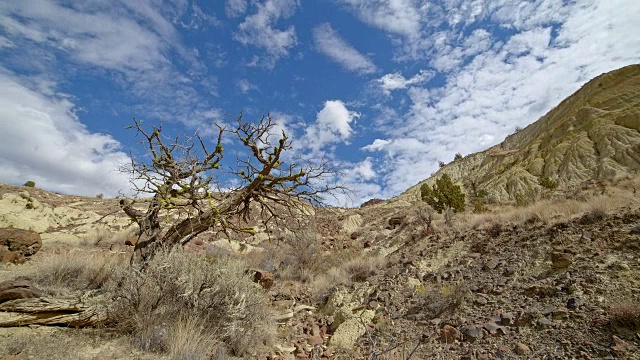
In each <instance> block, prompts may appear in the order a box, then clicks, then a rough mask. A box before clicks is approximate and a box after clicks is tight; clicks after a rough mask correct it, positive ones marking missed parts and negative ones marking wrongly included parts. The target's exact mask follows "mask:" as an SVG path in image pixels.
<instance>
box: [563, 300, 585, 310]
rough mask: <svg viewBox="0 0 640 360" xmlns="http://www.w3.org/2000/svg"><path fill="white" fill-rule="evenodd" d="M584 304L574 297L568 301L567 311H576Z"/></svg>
mask: <svg viewBox="0 0 640 360" xmlns="http://www.w3.org/2000/svg"><path fill="white" fill-rule="evenodd" d="M582 304H583V301H582V299H581V298H579V297H572V298H570V299H569V300H567V309H570V310H575V309H577V308H579V307H581V306H582Z"/></svg>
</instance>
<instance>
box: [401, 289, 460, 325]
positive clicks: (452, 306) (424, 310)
mask: <svg viewBox="0 0 640 360" xmlns="http://www.w3.org/2000/svg"><path fill="white" fill-rule="evenodd" d="M468 293H469V291H468V289H467V288H466V287H465V286H464V284H455V285H448V286H442V287H440V286H436V287H433V288H429V289H425V288H421V289H418V294H417V300H418V301H417V304H416V305H415V306H414V307H413V308H411V309H410V310H409V313H410V314H422V315H423V316H424V317H425V318H426V319H432V318H435V317H439V316H441V315H452V314H453V313H454V312H455V311H456V309H458V308H459V307H460V306H461V305H462V304H463V302H464V300H465V298H466V296H467V295H468Z"/></svg>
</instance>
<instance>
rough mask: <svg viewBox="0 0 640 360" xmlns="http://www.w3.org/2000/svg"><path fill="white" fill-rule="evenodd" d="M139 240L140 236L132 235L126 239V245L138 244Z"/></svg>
mask: <svg viewBox="0 0 640 360" xmlns="http://www.w3.org/2000/svg"><path fill="white" fill-rule="evenodd" d="M137 242H138V237H137V236H132V237H130V238H127V240H125V241H124V244H125V245H126V246H136V243H137Z"/></svg>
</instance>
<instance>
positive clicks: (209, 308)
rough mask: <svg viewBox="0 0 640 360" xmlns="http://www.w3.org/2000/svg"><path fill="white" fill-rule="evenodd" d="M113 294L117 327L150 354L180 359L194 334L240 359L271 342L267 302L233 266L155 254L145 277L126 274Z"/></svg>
mask: <svg viewBox="0 0 640 360" xmlns="http://www.w3.org/2000/svg"><path fill="white" fill-rule="evenodd" d="M115 291H116V296H115V299H116V305H115V309H116V311H115V314H117V315H118V318H117V321H118V324H119V326H120V327H121V328H122V329H123V330H125V331H127V332H129V333H130V334H131V335H132V336H133V337H134V339H136V342H137V343H138V344H140V346H141V347H143V348H146V349H149V350H153V351H172V352H178V353H183V352H184V351H186V350H188V349H187V348H186V346H187V345H188V343H186V342H187V340H186V339H185V338H184V336H185V334H188V333H191V334H192V335H193V334H194V333H195V334H196V335H197V337H198V338H200V339H202V340H203V341H204V342H205V344H211V343H214V342H221V343H224V344H225V345H226V346H227V347H228V349H229V350H230V351H232V352H233V353H234V354H236V355H238V356H241V355H246V354H250V353H251V351H254V350H257V349H258V348H259V347H261V346H266V345H269V344H271V341H272V337H273V336H274V332H275V328H274V326H275V324H274V323H273V321H272V319H271V315H270V313H269V310H268V305H267V298H266V296H265V294H264V292H263V291H262V289H261V288H259V286H258V285H256V284H254V283H253V282H252V281H251V279H250V278H249V277H248V275H247V274H245V266H244V265H243V264H242V263H239V262H238V261H237V260H233V259H215V258H194V257H193V256H191V255H189V254H186V253H185V252H183V251H182V250H181V249H179V248H178V249H174V250H165V249H159V250H158V251H157V252H156V254H155V255H154V257H153V258H152V259H151V260H150V261H149V262H148V263H147V268H146V269H145V271H144V272H134V273H129V274H128V275H127V276H125V277H123V278H122V279H121V280H120V283H119V286H118V287H117V288H116V290H115ZM172 332H173V335H172ZM192 340H194V341H195V340H197V338H194V339H192ZM190 342H191V340H189V343H190ZM199 351H200V350H199ZM183 358H184V357H183Z"/></svg>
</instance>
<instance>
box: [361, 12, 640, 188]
mask: <svg viewBox="0 0 640 360" xmlns="http://www.w3.org/2000/svg"><path fill="white" fill-rule="evenodd" d="M446 3H448V2H443V3H439V4H440V5H439V6H443V7H446V6H447V5H443V4H446ZM452 3H455V1H454V2H452ZM474 3H475V7H473V8H467V10H466V11H467V12H465V13H464V14H465V15H463V16H460V17H457V16H450V17H449V18H448V19H447V20H445V19H444V17H443V18H442V19H441V20H440V21H441V22H443V21H448V22H450V23H449V24H448V27H447V30H446V31H443V30H441V29H440V28H432V29H428V30H423V31H425V33H424V34H423V35H422V37H421V39H418V40H415V39H413V40H411V42H414V43H418V42H422V44H426V46H425V48H424V49H423V50H424V51H423V52H420V53H416V54H415V55H417V56H418V59H419V60H415V58H414V59H413V60H412V61H423V62H426V63H428V64H430V65H431V66H432V67H433V68H434V69H436V70H437V71H438V72H439V73H438V75H439V77H440V78H441V79H442V80H443V85H442V86H439V87H434V86H433V85H432V84H430V85H426V86H424V85H416V86H411V87H409V88H408V90H407V100H408V101H409V103H410V106H409V109H408V111H406V112H405V113H404V114H399V116H398V118H397V119H395V120H394V119H393V118H389V117H387V116H384V117H385V119H387V120H388V121H392V123H391V124H387V126H385V127H381V131H382V133H383V136H379V139H377V140H375V141H373V142H372V143H370V144H369V145H367V146H364V147H363V148H362V150H363V151H370V152H380V154H381V155H382V157H381V158H376V159H379V160H377V161H376V162H375V164H374V165H375V166H377V168H378V169H380V171H379V173H380V174H381V175H382V177H383V180H382V183H383V193H384V194H386V195H387V196H391V195H396V194H398V193H400V192H402V191H404V190H405V189H406V188H407V187H409V186H411V185H414V184H415V183H417V182H418V181H420V180H422V179H424V178H427V177H428V176H429V175H430V174H431V173H432V172H434V171H435V170H437V168H438V166H437V162H438V161H445V162H448V161H451V160H452V159H453V156H454V154H455V153H457V152H460V153H463V154H468V153H472V152H476V151H480V150H483V149H486V148H487V147H489V146H492V145H494V144H496V143H498V142H500V141H501V140H502V139H504V137H505V136H507V135H509V134H510V133H511V132H512V131H513V129H514V128H515V127H516V126H521V127H522V126H526V125H528V124H529V123H531V122H533V121H535V120H537V119H538V118H539V117H540V116H542V115H544V114H545V113H546V112H547V111H549V110H550V109H551V108H552V107H554V106H556V105H557V104H558V103H559V102H560V101H561V100H562V99H564V98H565V97H567V96H569V95H571V94H572V93H573V92H575V91H576V90H577V89H578V88H579V87H580V86H581V85H583V84H584V83H585V82H586V81H588V80H589V79H591V78H593V77H595V76H597V75H599V74H601V73H603V72H606V71H610V70H613V69H616V68H619V67H621V66H624V65H627V64H631V63H637V62H639V61H640V55H639V54H638V52H637V51H636V49H638V48H640V38H637V37H632V36H628V34H630V33H635V32H640V23H638V22H637V21H635V17H634V16H630V15H629V14H640V3H638V4H636V3H629V2H625V1H623V0H618V1H610V2H600V1H585V2H582V3H580V4H576V3H566V2H562V1H532V2H527V3H526V4H524V5H521V6H513V5H509V3H511V4H513V2H506V1H497V2H484V1H475V2H474ZM380 6H382V7H385V6H386V5H380ZM452 6H453V5H452ZM446 11H449V12H448V14H449V15H451V14H455V10H453V9H448V10H446ZM438 21H439V20H438V18H437V16H436V18H435V20H434V22H435V23H438ZM454 22H455V23H456V24H457V27H452V26H450V25H451V23H454ZM471 26H473V27H475V28H476V29H474V30H473V31H469V30H467V29H466V27H471ZM496 29H502V30H501V31H502V33H501V34H499V35H496V34H495V31H496ZM504 29H507V30H506V31H505V30H504ZM408 43H410V41H409V40H406V41H404V42H400V43H398V44H397V46H398V47H399V48H404V47H405V46H406V45H407V44H408ZM398 75H399V74H398ZM383 79H384V80H383ZM383 79H380V80H378V81H379V84H380V86H381V87H382V86H385V85H386V86H387V89H388V91H391V90H392V89H393V88H394V87H396V86H398V87H401V86H402V85H404V80H406V79H404V77H401V76H396V75H394V74H391V75H390V76H388V77H386V78H384V77H383ZM380 108H381V109H386V108H387V107H385V106H381V107H380Z"/></svg>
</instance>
